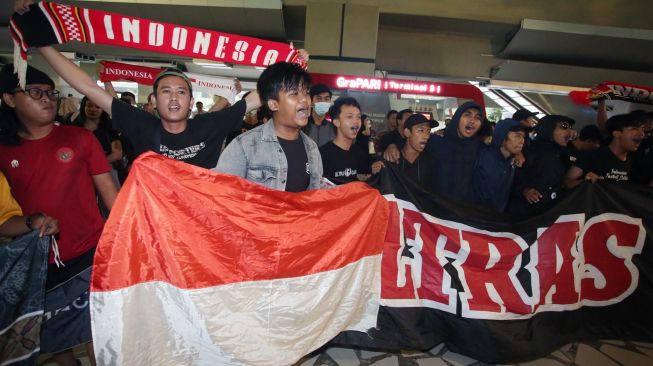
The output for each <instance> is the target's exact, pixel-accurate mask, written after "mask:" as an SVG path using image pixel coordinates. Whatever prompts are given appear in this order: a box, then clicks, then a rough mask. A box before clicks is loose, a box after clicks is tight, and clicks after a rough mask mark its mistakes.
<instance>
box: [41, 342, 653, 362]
mask: <svg viewBox="0 0 653 366" xmlns="http://www.w3.org/2000/svg"><path fill="white" fill-rule="evenodd" d="M76 353H77V354H78V356H79V357H80V359H81V360H82V364H83V365H84V366H88V365H90V362H89V361H88V357H86V355H85V354H84V351H83V348H80V349H79V350H78V352H76ZM39 365H44V366H55V365H56V364H55V363H54V362H52V360H51V359H49V358H48V357H46V356H44V357H42V358H41V360H40V362H39ZM356 365H360V366H372V365H373V366H484V365H488V364H486V363H483V362H479V361H476V360H474V359H471V358H469V357H465V356H463V355H460V354H457V353H453V352H450V351H449V350H447V348H446V347H444V345H442V344H441V345H439V346H437V347H435V348H433V349H432V350H430V351H428V352H414V351H403V352H397V353H382V352H371V351H365V350H359V349H350V348H339V347H330V348H326V349H323V350H320V351H319V352H316V353H314V354H311V355H309V356H307V357H305V358H304V359H302V360H301V361H300V362H298V363H297V364H296V365H295V366H356ZM511 365H513V364H511ZM514 365H519V366H619V365H621V366H653V343H641V342H624V341H601V342H595V343H573V344H568V345H566V346H564V347H562V348H560V349H559V350H557V351H555V352H553V353H551V354H550V355H549V356H547V357H544V358H540V359H538V360H534V361H531V362H525V363H519V364H514Z"/></svg>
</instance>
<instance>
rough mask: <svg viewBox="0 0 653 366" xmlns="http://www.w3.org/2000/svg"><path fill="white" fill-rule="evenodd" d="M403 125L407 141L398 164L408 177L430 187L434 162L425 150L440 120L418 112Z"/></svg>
mask: <svg viewBox="0 0 653 366" xmlns="http://www.w3.org/2000/svg"><path fill="white" fill-rule="evenodd" d="M403 127H404V129H403V134H404V136H406V143H405V144H404V146H403V147H402V148H401V156H400V158H399V161H398V162H397V165H398V166H399V168H400V169H401V171H402V172H403V173H404V174H405V175H406V176H407V177H408V178H410V179H412V180H414V181H415V182H417V183H418V184H419V185H421V186H423V187H424V188H427V189H429V188H430V180H431V177H432V175H433V165H434V164H433V158H432V157H431V156H430V155H429V154H423V152H424V149H425V148H426V143H427V142H428V140H429V137H430V136H431V129H432V128H434V127H438V122H436V121H433V120H428V119H426V117H424V116H423V115H421V114H419V113H417V114H412V115H410V116H409V117H408V118H406V122H404V123H403Z"/></svg>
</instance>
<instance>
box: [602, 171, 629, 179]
mask: <svg viewBox="0 0 653 366" xmlns="http://www.w3.org/2000/svg"><path fill="white" fill-rule="evenodd" d="M605 179H610V180H613V181H615V182H625V181H628V172H627V171H625V170H619V169H615V168H612V169H610V171H609V172H606V173H605Z"/></svg>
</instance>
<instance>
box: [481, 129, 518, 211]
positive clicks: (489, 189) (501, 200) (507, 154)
mask: <svg viewBox="0 0 653 366" xmlns="http://www.w3.org/2000/svg"><path fill="white" fill-rule="evenodd" d="M525 130H526V127H525V126H524V125H522V124H521V123H520V122H519V121H515V120H513V119H504V120H502V121H499V123H497V125H496V127H495V129H494V133H493V135H492V144H491V145H490V146H485V147H483V148H481V150H480V151H479V154H478V160H477V161H476V166H475V167H474V177H473V180H472V185H473V187H474V196H475V199H476V200H477V201H478V202H481V203H483V204H487V205H488V206H490V207H492V208H493V209H494V210H495V211H497V212H503V211H504V210H505V208H506V206H507V205H508V200H509V199H510V190H511V188H512V183H513V179H514V177H515V169H516V167H515V164H514V161H513V159H514V158H515V156H516V155H517V154H520V153H521V151H522V148H523V147H524V139H525V138H526V132H525Z"/></svg>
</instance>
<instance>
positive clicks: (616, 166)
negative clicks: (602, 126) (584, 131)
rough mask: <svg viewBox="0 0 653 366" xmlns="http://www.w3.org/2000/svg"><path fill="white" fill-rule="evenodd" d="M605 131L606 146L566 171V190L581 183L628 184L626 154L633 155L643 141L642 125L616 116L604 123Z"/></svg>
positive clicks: (630, 119)
mask: <svg viewBox="0 0 653 366" xmlns="http://www.w3.org/2000/svg"><path fill="white" fill-rule="evenodd" d="M606 129H607V131H608V133H610V135H611V137H612V140H611V141H610V145H608V146H603V147H601V148H599V149H598V150H595V151H593V152H592V153H589V154H586V155H584V156H582V157H581V158H580V159H579V160H578V163H577V164H576V165H575V166H572V167H571V168H569V170H568V171H567V175H566V179H565V184H566V185H567V187H569V188H571V187H575V186H577V185H579V184H580V183H581V182H582V181H583V180H589V181H591V182H596V181H598V180H609V181H613V182H628V181H629V178H630V177H629V173H630V168H631V160H632V159H631V157H630V156H629V154H632V153H634V152H636V151H637V149H638V148H639V145H640V143H641V142H642V140H643V139H644V131H643V129H642V123H641V121H639V120H638V119H637V118H634V117H633V116H632V115H630V114H620V115H616V116H612V117H610V119H608V121H607V122H606Z"/></svg>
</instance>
